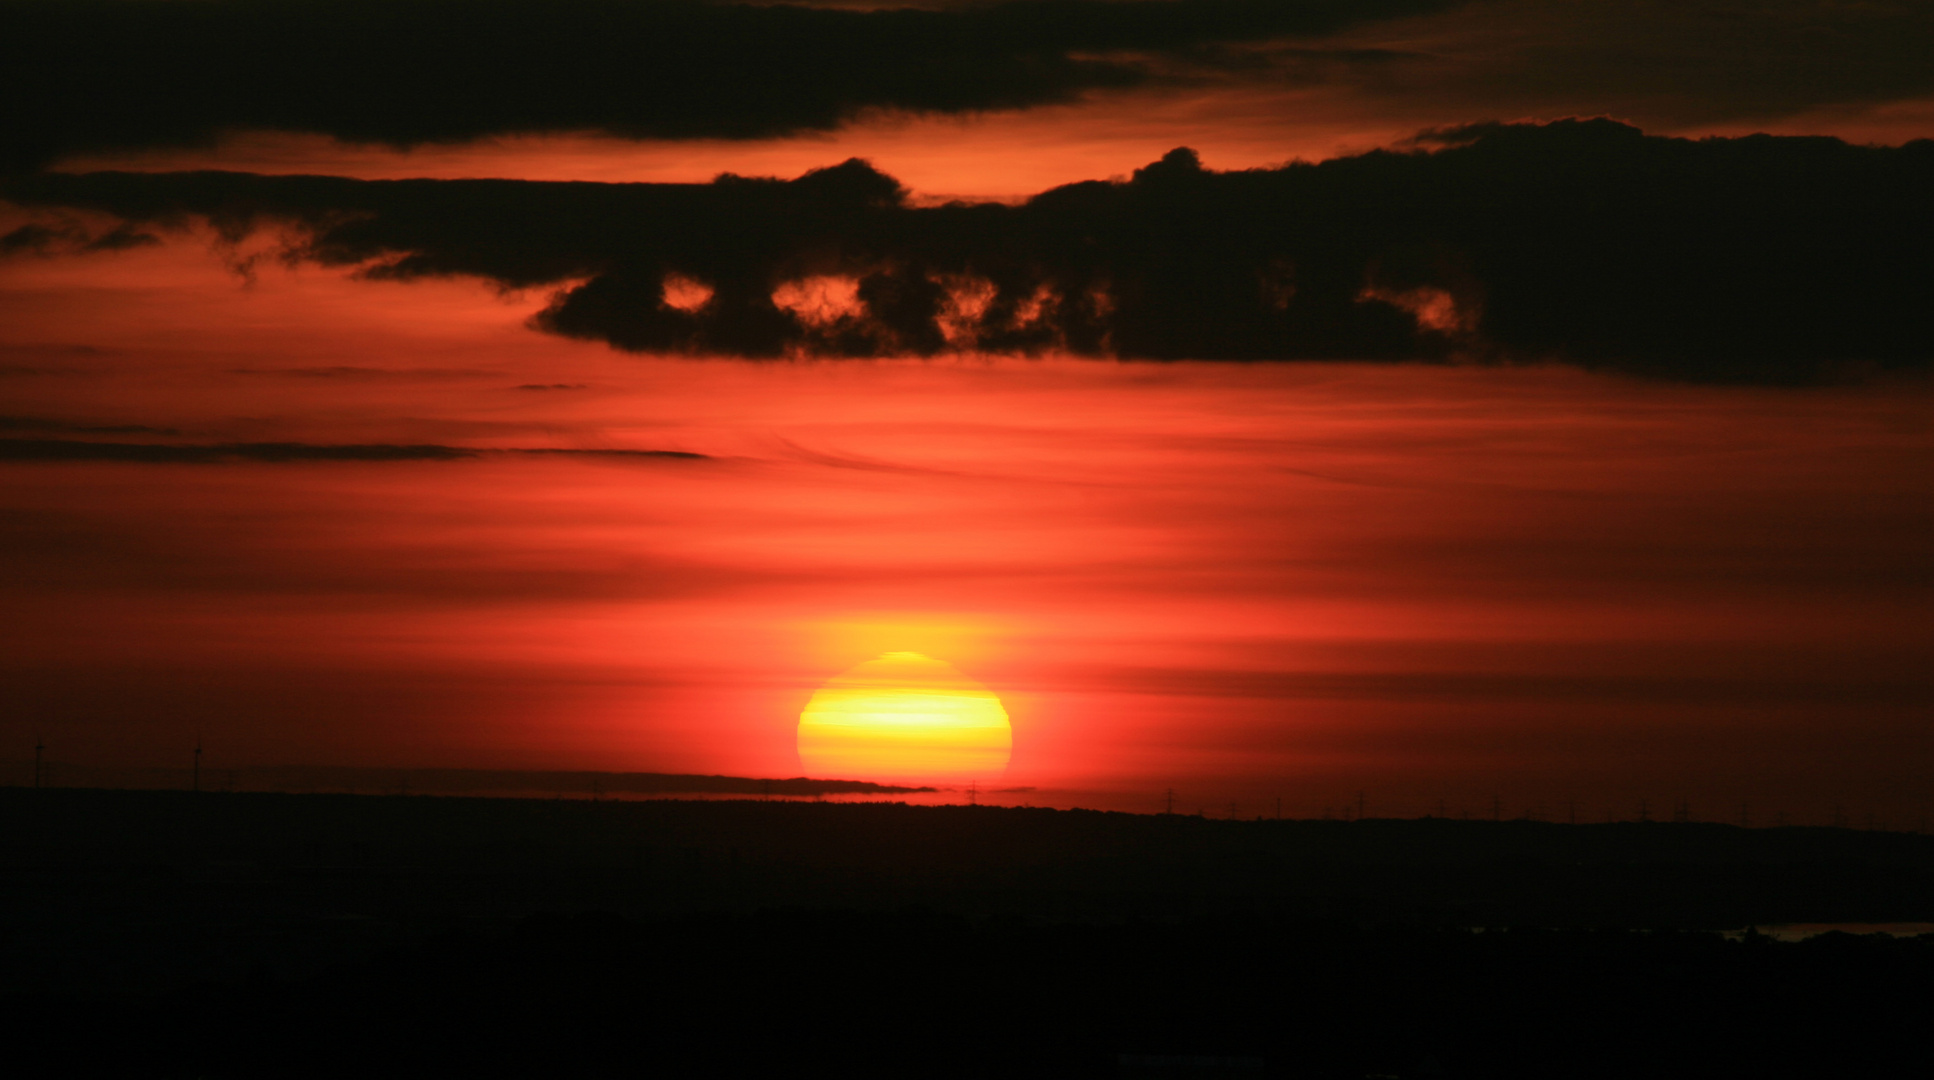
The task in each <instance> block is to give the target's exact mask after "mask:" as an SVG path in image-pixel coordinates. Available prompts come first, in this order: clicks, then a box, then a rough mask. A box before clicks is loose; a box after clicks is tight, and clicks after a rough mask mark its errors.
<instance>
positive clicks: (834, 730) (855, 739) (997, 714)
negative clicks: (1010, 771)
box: [799, 652, 1014, 781]
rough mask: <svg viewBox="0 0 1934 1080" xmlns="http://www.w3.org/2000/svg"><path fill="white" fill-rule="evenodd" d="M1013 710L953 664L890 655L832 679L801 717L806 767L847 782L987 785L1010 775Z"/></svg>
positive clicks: (801, 750)
mask: <svg viewBox="0 0 1934 1080" xmlns="http://www.w3.org/2000/svg"><path fill="white" fill-rule="evenodd" d="M1013 745H1014V732H1013V728H1012V726H1011V725H1009V723H1008V719H1007V710H1005V709H1003V708H1001V702H1000V698H998V697H995V696H994V694H993V693H992V692H990V691H989V690H988V689H987V688H986V687H984V686H982V685H981V684H980V683H977V682H975V681H974V680H972V679H970V678H968V677H967V676H965V675H962V674H961V673H960V671H959V670H958V669H956V668H955V667H954V666H953V665H952V664H949V663H947V662H945V661H943V660H935V659H933V658H932V657H929V656H924V655H922V654H920V653H915V652H890V653H885V654H883V655H881V656H880V657H878V658H876V659H873V660H868V661H867V662H866V663H864V664H860V665H858V666H857V667H854V668H852V669H851V670H848V671H846V672H844V673H842V674H840V675H838V676H836V677H834V678H832V679H830V680H828V681H827V683H826V685H824V686H822V687H820V688H819V690H818V691H817V692H816V693H814V694H813V696H812V700H811V701H808V702H807V703H806V707H805V709H804V710H802V711H801V712H800V714H799V763H800V764H801V765H802V766H803V767H804V768H805V770H806V772H807V773H808V774H810V775H814V776H821V777H829V778H838V779H844V780H908V781H935V780H976V779H981V780H986V779H993V778H995V777H998V776H999V775H1000V774H1001V773H1002V771H1003V770H1005V769H1006V768H1007V762H1008V758H1009V756H1010V755H1011V754H1012V752H1013Z"/></svg>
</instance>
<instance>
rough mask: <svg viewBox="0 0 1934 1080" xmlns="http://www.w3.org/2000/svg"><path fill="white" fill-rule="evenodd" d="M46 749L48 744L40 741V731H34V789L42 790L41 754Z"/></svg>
mask: <svg viewBox="0 0 1934 1080" xmlns="http://www.w3.org/2000/svg"><path fill="white" fill-rule="evenodd" d="M46 749H47V744H46V743H43V742H41V741H40V732H38V731H36V732H34V790H35V791H39V790H40V755H41V753H42V752H43V751H45V750H46Z"/></svg>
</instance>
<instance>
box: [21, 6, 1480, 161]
mask: <svg viewBox="0 0 1934 1080" xmlns="http://www.w3.org/2000/svg"><path fill="white" fill-rule="evenodd" d="M1454 6H1456V5H1455V4H1454V3H1453V2H1452V0H1151V2H1140V3H1117V2H1111V0H1028V2H1018V3H1012V2H1010V3H978V4H962V5H952V6H949V7H946V8H942V9H937V10H876V11H862V10H829V9H826V8H815V7H810V6H803V5H793V4H763V5H760V4H728V3H702V2H690V0H543V2H541V3H535V2H532V0H279V2H278V0H170V2H165V3H158V2H151V0H0V132H5V135H6V137H5V138H4V139H0V169H4V168H16V169H18V168H30V167H34V166H38V165H41V164H45V163H46V162H48V161H51V160H54V159H56V158H58V157H60V156H62V155H65V154H73V153H81V152H88V151H99V150H110V149H126V148H142V147H152V146H169V145H188V144H195V143H201V142H207V141H209V140H212V139H214V138H215V137H217V136H218V135H219V134H220V133H222V132H223V131H226V130H232V129H241V128H256V129H271V130H282V131H309V132H318V133H322V134H326V135H333V136H336V137H338V138H342V139H346V140H354V141H369V142H382V143H390V144H394V145H404V146H407V145H413V144H419V143H425V142H438V141H462V140H468V139H474V138H479V137H482V136H487V135H498V134H506V133H528V132H556V131H601V132H605V133H608V134H613V135H619V136H626V137H633V138H697V137H725V138H757V137H763V136H770V135H781V134H787V133H791V132H798V131H807V130H828V129H831V128H834V127H837V126H838V125H839V124H840V123H841V122H842V121H843V120H845V119H847V118H849V117H851V116H852V115H853V114H854V113H855V112H857V111H859V110H861V109H865V108H869V107H876V108H894V109H906V110H914V111H922V112H942V113H951V112H966V111H972V110H983V109H1002V108H1020V107H1026V106H1030V105H1038V104H1045V103H1050V102H1058V101H1067V100H1070V99H1073V98H1075V97H1076V96H1078V95H1080V94H1081V93H1083V92H1085V91H1089V90H1096V89H1103V88H1110V87H1126V86H1135V85H1141V84H1145V83H1148V82H1150V81H1152V80H1154V79H1156V78H1159V77H1163V76H1162V74H1161V72H1162V71H1163V70H1172V69H1174V68H1175V67H1176V66H1177V65H1178V64H1179V65H1181V66H1183V67H1195V68H1202V67H1204V66H1208V67H1221V66H1226V65H1228V64H1230V63H1238V64H1239V63H1244V62H1245V61H1244V60H1243V58H1242V57H1241V56H1240V55H1235V56H1231V55H1225V53H1226V50H1223V49H1219V48H1218V47H1220V46H1227V45H1232V44H1241V43H1249V42H1258V41H1264V40H1275V39H1282V38H1299V37H1303V38H1306V37H1312V36H1321V35H1325V34H1330V33H1333V32H1335V31H1338V30H1341V29H1345V28H1347V27H1349V26H1352V25H1355V24H1360V23H1364V22H1368V21H1373V20H1377V19H1384V18H1390V17H1393V16H1401V15H1411V14H1418V13H1424V12H1431V11H1439V10H1444V9H1447V8H1451V7H1454ZM1346 60H1347V57H1346Z"/></svg>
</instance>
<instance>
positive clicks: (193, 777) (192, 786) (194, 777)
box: [188, 735, 201, 792]
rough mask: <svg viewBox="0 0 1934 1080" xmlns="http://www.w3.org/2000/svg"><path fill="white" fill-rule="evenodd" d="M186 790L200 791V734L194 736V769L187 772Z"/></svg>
mask: <svg viewBox="0 0 1934 1080" xmlns="http://www.w3.org/2000/svg"><path fill="white" fill-rule="evenodd" d="M188 790H190V791H194V792H200V791H201V736H200V735H197V736H195V768H194V771H193V772H192V773H190V774H189V779H188Z"/></svg>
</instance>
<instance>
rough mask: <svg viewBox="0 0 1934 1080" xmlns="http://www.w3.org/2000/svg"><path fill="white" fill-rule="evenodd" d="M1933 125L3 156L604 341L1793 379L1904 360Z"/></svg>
mask: <svg viewBox="0 0 1934 1080" xmlns="http://www.w3.org/2000/svg"><path fill="white" fill-rule="evenodd" d="M1930 191H1934V141H1927V140H1922V141H1917V142H1913V143H1909V144H1907V145H1906V146H1903V147H1898V148H1887V147H1859V146H1851V145H1848V144H1846V143H1843V142H1841V141H1839V140H1836V139H1830V138H1776V137H1770V136H1753V137H1748V138H1739V139H1707V140H1698V141H1693V140H1686V139H1672V138H1661V137H1653V136H1646V135H1644V134H1642V133H1641V132H1639V131H1638V130H1637V129H1634V128H1631V127H1628V126H1625V125H1621V124H1618V123H1614V122H1611V121H1607V120H1585V121H1560V122H1556V123H1551V124H1545V125H1537V124H1520V125H1495V124H1493V125H1480V126H1475V127H1471V128H1466V129H1461V130H1458V131H1454V132H1444V133H1438V134H1435V135H1431V136H1428V137H1426V138H1424V139H1422V140H1420V143H1419V147H1418V148H1417V149H1415V150H1412V151H1408V152H1389V151H1378V152H1374V153H1370V154H1366V155H1362V156H1358V157H1353V158H1343V159H1337V160H1332V161H1326V162H1323V163H1320V164H1314V165H1310V164H1293V165H1290V166H1287V167H1284V168H1278V169H1262V170H1250V171H1243V172H1226V173H1215V172H1209V171H1205V170H1203V169H1201V168H1200V167H1199V166H1198V165H1197V163H1196V161H1195V158H1194V156H1193V155H1192V154H1190V153H1189V152H1187V151H1177V152H1174V153H1171V154H1170V155H1168V156H1167V157H1166V158H1164V159H1163V160H1162V161H1160V162H1157V163H1155V164H1152V165H1150V166H1148V167H1147V168H1144V169H1141V170H1139V171H1138V172H1136V174H1135V175H1134V177H1133V178H1132V179H1131V180H1128V181H1125V182H1089V183H1081V184H1073V185H1069V186H1065V187H1061V188H1056V189H1053V190H1051V191H1047V192H1044V193H1042V194H1040V195H1038V196H1036V197H1034V198H1033V199H1031V200H1029V201H1028V202H1027V203H1025V204H1024V205H1020V206H1001V205H971V206H970V205H960V204H955V205H949V206H940V207H914V206H910V205H908V204H907V203H906V201H905V199H904V192H903V191H902V189H901V188H900V187H899V185H898V184H897V183H895V182H894V181H893V180H892V179H891V178H889V177H886V176H884V175H881V174H880V173H878V172H876V171H874V170H873V169H871V168H870V167H868V166H867V165H866V164H864V163H862V162H858V161H849V162H847V163H846V164H844V165H841V166H838V167H835V168H831V169H825V170H820V171H817V172H813V173H808V174H807V175H805V176H803V177H800V178H799V179H796V180H792V181H779V180H754V179H744V178H740V177H733V176H722V177H720V178H719V179H717V180H715V181H714V182H712V183H710V184H684V185H679V184H591V183H538V182H527V181H488V180H463V181H455V180H420V181H358V180H347V179H339V178H329V177H261V176H252V175H242V174H229V173H193V174H172V175H136V174H116V173H101V174H92V175H85V176H65V175H53V174H40V175H31V176H16V177H14V178H12V179H10V180H7V181H4V188H3V189H0V194H4V195H5V196H6V197H8V198H11V199H13V200H14V201H16V202H19V203H23V204H28V205H34V206H41V207H50V208H57V207H66V208H78V209H88V210H94V211H104V212H107V213H109V214H112V215H114V216H116V217H117V218H119V219H120V224H119V225H116V226H114V227H115V228H118V229H122V230H125V229H128V228H130V227H133V228H148V227H158V228H166V227H170V226H176V225H181V224H186V223H191V222H193V221H195V220H198V219H203V218H205V219H207V220H209V221H211V222H213V223H214V225H215V226H216V227H218V228H219V229H221V230H223V231H224V232H225V233H227V234H228V235H230V236H237V237H239V236H241V235H243V234H246V233H247V232H249V231H250V230H253V229H257V228H261V227H266V226H281V227H292V228H293V231H294V235H296V237H297V239H296V240H295V241H294V244H295V247H294V248H293V249H292V253H293V255H294V256H295V257H299V258H305V259H311V260H314V261H317V262H320V263H324V264H330V265H344V266H352V265H353V266H359V267H362V268H363V269H364V272H365V273H368V274H370V275H372V276H375V277H380V278H393V279H409V278H414V277H422V276H435V275H471V276H476V277H480V278H484V279H486V280H490V281H493V282H496V283H499V284H501V285H504V286H507V287H530V286H544V285H561V286H563V288H562V289H561V291H560V292H559V293H558V294H557V296H556V297H555V299H554V301H553V303H552V304H551V305H550V306H549V307H548V308H547V309H546V310H544V311H543V312H542V313H541V314H539V315H538V316H537V317H536V320H535V321H536V324H537V325H538V326H539V327H540V328H542V329H544V330H548V331H550V332H553V333H558V334H564V335H569V336H573V337H581V338H588V339H595V340H602V341H606V342H609V343H611V344H612V345H614V346H616V347H618V348H621V349H629V350H637V351H667V352H687V353H700V354H718V355H736V356H750V357H766V356H784V355H799V354H811V355H822V356H875V355H887V354H896V355H906V354H912V355H930V354H935V353H939V352H944V351H949V350H953V349H981V350H988V351H997V352H1011V353H1023V354H1025V353H1037V352H1045V351H1054V350H1063V349H1065V350H1068V351H1071V352H1074V353H1076V354H1084V355H1097V356H1119V357H1124V358H1149V359H1234V360H1287V359H1404V358H1433V357H1449V356H1466V357H1477V358H1490V359H1505V360H1545V359H1556V360H1563V361H1569V362H1574V363H1582V364H1586V365H1591V366H1599V367H1606V368H1612V369H1618V370H1626V371H1634V372H1641V373H1647V374H1656V375H1663V376H1667V377H1674V378H1690V379H1718V380H1739V381H1768V382H1804V381H1810V380H1816V379H1819V378H1823V377H1833V376H1836V375H1838V374H1841V373H1845V372H1848V371H1860V370H1871V369H1888V368H1916V369H1924V368H1926V367H1927V366H1928V365H1929V362H1930V360H1931V359H1934V346H1931V345H1930V337H1929V331H1928V327H1927V322H1926V312H1928V311H1929V310H1934V258H1931V257H1930V253H1931V252H1934V201H1930V199H1929V198H1928V192H1930Z"/></svg>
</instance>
